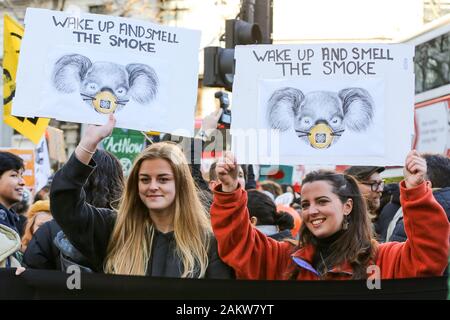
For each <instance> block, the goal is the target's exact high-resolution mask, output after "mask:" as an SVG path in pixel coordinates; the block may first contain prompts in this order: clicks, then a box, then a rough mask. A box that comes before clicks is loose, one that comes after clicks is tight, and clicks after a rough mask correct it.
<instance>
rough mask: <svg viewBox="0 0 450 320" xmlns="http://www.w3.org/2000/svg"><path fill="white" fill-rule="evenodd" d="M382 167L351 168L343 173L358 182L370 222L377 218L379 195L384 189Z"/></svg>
mask: <svg viewBox="0 0 450 320" xmlns="http://www.w3.org/2000/svg"><path fill="white" fill-rule="evenodd" d="M383 171H384V167H371V166H352V167H349V168H347V169H346V170H345V171H344V174H347V175H351V176H353V177H354V178H355V179H356V181H357V182H358V187H359V190H360V191H361V194H362V195H363V197H364V198H365V199H366V204H367V209H368V211H369V215H370V220H371V221H372V222H375V221H376V220H377V218H378V208H379V207H380V198H381V193H382V192H383V188H384V181H383V180H382V179H381V176H380V173H381V172H383Z"/></svg>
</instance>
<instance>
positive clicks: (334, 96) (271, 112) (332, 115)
mask: <svg viewBox="0 0 450 320" xmlns="http://www.w3.org/2000/svg"><path fill="white" fill-rule="evenodd" d="M267 105H268V108H267V120H268V122H269V125H270V127H271V128H272V129H279V130H280V131H282V132H283V131H287V130H289V129H291V128H292V127H293V128H294V130H295V132H296V134H297V136H298V137H299V138H300V139H302V140H303V141H305V142H306V143H307V144H310V145H311V146H312V147H314V148H317V149H323V148H328V147H330V146H331V145H332V144H334V143H336V142H337V141H338V140H339V137H340V136H341V135H342V134H343V133H344V131H345V129H346V128H347V129H349V130H351V131H354V132H362V131H364V130H366V129H367V127H368V126H369V125H370V124H371V123H372V121H373V109H374V107H375V104H374V102H373V99H372V97H371V96H370V94H369V92H368V91H367V90H365V89H362V88H347V89H343V90H341V91H339V92H337V93H336V92H330V91H314V92H310V93H308V94H307V95H304V94H303V92H302V91H300V90H299V89H296V88H291V87H286V88H281V89H278V90H276V91H275V92H274V93H273V94H272V95H271V97H270V99H269V101H268V103H267Z"/></svg>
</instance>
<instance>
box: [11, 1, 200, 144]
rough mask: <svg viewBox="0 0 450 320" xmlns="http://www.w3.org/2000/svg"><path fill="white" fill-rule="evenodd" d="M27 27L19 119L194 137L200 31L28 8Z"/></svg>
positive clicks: (20, 71) (17, 103)
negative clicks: (110, 122)
mask: <svg viewBox="0 0 450 320" xmlns="http://www.w3.org/2000/svg"><path fill="white" fill-rule="evenodd" d="M25 26H26V32H25V35H24V38H23V42H22V50H21V56H20V62H19V69H18V75H17V92H16V97H15V99H14V101H13V114H14V115H19V116H31V115H32V116H36V115H39V116H46V117H51V118H56V119H58V120H63V121H71V122H80V123H92V124H104V123H105V122H106V119H107V117H108V114H110V113H114V114H115V116H116V119H117V126H118V127H121V128H129V129H137V130H143V131H149V130H154V131H161V132H170V133H175V132H178V133H179V131H180V130H184V131H185V132H184V134H185V135H187V136H189V135H190V136H193V132H194V108H195V105H196V98H197V83H198V51H199V45H200V32H199V31H194V30H187V29H181V28H175V27H168V26H161V25H157V24H153V23H149V22H145V21H139V20H132V19H125V18H120V17H111V16H105V15H94V14H84V13H78V14H72V13H68V12H59V11H50V10H44V9H31V8H29V9H27V13H26V17H25ZM36 104H37V105H38V106H39V108H38V110H37V111H35V108H31V107H30V106H32V105H36Z"/></svg>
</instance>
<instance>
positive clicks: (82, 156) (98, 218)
mask: <svg viewBox="0 0 450 320" xmlns="http://www.w3.org/2000/svg"><path fill="white" fill-rule="evenodd" d="M114 124H115V119H114V118H113V116H110V118H109V120H108V123H107V124H105V125H103V126H89V127H88V129H87V130H86V132H85V135H84V136H83V138H82V139H81V141H80V143H79V145H78V146H77V148H76V149H75V152H74V154H72V156H71V157H70V159H69V161H68V162H67V163H66V164H65V165H64V166H63V167H62V168H61V169H60V170H59V171H58V172H57V173H56V174H55V177H54V179H53V182H52V187H51V192H50V206H51V212H52V214H53V217H54V218H55V220H56V222H58V224H59V225H60V227H61V229H62V230H63V231H64V233H65V234H66V235H67V237H68V239H69V240H70V241H71V242H72V244H73V245H74V246H75V247H76V248H77V249H78V250H79V251H80V252H81V253H82V254H83V255H84V256H85V257H86V258H87V259H88V260H89V262H90V264H91V265H93V266H95V269H97V271H101V269H102V264H103V260H104V258H105V255H106V248H107V245H108V241H109V236H110V234H111V231H112V228H113V226H114V222H115V214H114V213H113V211H112V210H109V209H99V208H95V207H93V206H91V205H89V204H87V203H86V201H85V193H84V190H83V185H84V184H85V183H86V181H87V179H88V177H89V175H90V174H91V172H92V171H93V170H94V168H95V162H94V161H93V160H91V158H92V155H93V154H94V153H95V150H96V148H97V144H98V143H99V142H100V141H101V140H102V139H103V138H104V137H106V136H108V135H109V134H111V132H112V129H113V128H114Z"/></svg>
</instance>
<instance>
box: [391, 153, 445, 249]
mask: <svg viewBox="0 0 450 320" xmlns="http://www.w3.org/2000/svg"><path fill="white" fill-rule="evenodd" d="M423 158H424V159H425V161H426V165H427V175H426V177H425V179H426V182H427V184H428V186H429V187H430V188H432V190H433V196H434V197H435V198H436V201H437V202H438V203H439V204H440V205H441V207H442V208H443V209H444V211H445V213H446V215H447V219H448V220H449V221H450V159H449V158H448V157H445V156H443V155H440V154H424V155H423ZM407 238H408V233H407V232H406V230H405V221H404V218H403V207H400V208H399V209H398V210H397V212H396V213H395V215H394V216H393V218H392V220H391V221H390V223H389V225H388V226H387V230H386V238H385V241H399V242H404V241H406V239H407Z"/></svg>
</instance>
